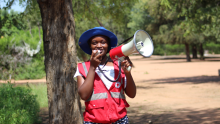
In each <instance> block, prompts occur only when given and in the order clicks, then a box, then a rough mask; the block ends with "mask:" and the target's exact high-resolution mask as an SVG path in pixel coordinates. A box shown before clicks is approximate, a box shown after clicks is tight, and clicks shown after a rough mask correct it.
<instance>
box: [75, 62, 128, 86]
mask: <svg viewBox="0 0 220 124" xmlns="http://www.w3.org/2000/svg"><path fill="white" fill-rule="evenodd" d="M99 67H100V68H101V69H102V70H104V71H103V72H104V73H105V75H106V76H107V77H108V78H110V79H111V80H114V77H115V71H114V67H113V66H104V67H103V65H99ZM95 72H96V73H97V74H98V76H99V77H100V78H101V80H102V82H103V83H104V84H105V86H106V88H107V89H109V88H110V87H111V86H112V82H111V81H109V80H107V79H106V78H105V77H104V75H103V74H102V73H101V72H100V71H99V69H98V68H96V70H95ZM77 76H83V75H82V74H81V73H80V72H79V68H78V67H77V69H76V73H75V75H74V77H77ZM126 85H127V80H126V77H125V79H124V89H125V88H126Z"/></svg>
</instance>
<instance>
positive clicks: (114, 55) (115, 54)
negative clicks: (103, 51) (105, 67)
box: [109, 45, 124, 60]
mask: <svg viewBox="0 0 220 124" xmlns="http://www.w3.org/2000/svg"><path fill="white" fill-rule="evenodd" d="M122 46H123V45H121V46H118V47H116V48H113V49H111V50H110V52H109V56H110V57H111V59H112V60H115V59H118V58H120V57H122V56H124V54H123V52H122V50H121V47H122Z"/></svg>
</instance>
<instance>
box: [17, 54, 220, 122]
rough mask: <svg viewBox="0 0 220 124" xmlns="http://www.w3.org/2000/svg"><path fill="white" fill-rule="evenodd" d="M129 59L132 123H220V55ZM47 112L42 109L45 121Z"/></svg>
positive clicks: (129, 112) (129, 114)
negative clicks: (132, 88) (133, 89)
mask: <svg viewBox="0 0 220 124" xmlns="http://www.w3.org/2000/svg"><path fill="white" fill-rule="evenodd" d="M130 59H131V60H132V62H133V64H134V66H135V67H134V68H133V69H132V75H133V78H134V80H135V83H136V86H137V95H136V97H135V98H134V99H130V98H127V101H128V103H129V104H130V107H129V108H128V117H129V121H130V124H148V123H151V124H220V76H219V73H218V70H220V56H217V55H216V56H209V57H208V58H206V60H205V61H200V60H199V59H192V62H186V59H185V56H163V57H161V56H151V57H150V58H143V57H141V56H130ZM27 81H28V82H31V81H30V80H26V82H27ZM43 81H45V79H41V80H35V82H43ZM21 82H23V81H20V83H21ZM16 83H19V81H17V82H16ZM82 105H83V103H82ZM47 113H48V110H47V109H42V111H41V116H42V118H43V123H44V124H46V123H47V121H48V115H47Z"/></svg>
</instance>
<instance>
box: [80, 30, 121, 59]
mask: <svg viewBox="0 0 220 124" xmlns="http://www.w3.org/2000/svg"><path fill="white" fill-rule="evenodd" d="M97 35H103V36H106V37H108V38H109V39H110V42H109V43H110V46H109V48H108V52H109V51H110V49H111V48H114V47H116V46H117V43H118V39H117V37H116V35H115V34H114V33H112V32H111V31H109V30H107V29H105V28H104V27H95V28H92V29H89V30H87V31H85V32H84V33H83V34H82V35H81V36H80V38H79V42H78V43H79V46H80V48H81V49H82V50H83V51H84V52H85V53H87V54H89V55H91V54H92V50H91V48H90V46H89V43H88V41H89V40H90V38H92V37H94V36H97Z"/></svg>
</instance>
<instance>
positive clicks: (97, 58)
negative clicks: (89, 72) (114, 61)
mask: <svg viewBox="0 0 220 124" xmlns="http://www.w3.org/2000/svg"><path fill="white" fill-rule="evenodd" d="M96 53H98V50H92V55H91V57H90V67H94V69H96V68H97V67H98V66H99V64H100V63H101V61H102V55H101V54H98V55H96Z"/></svg>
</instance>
